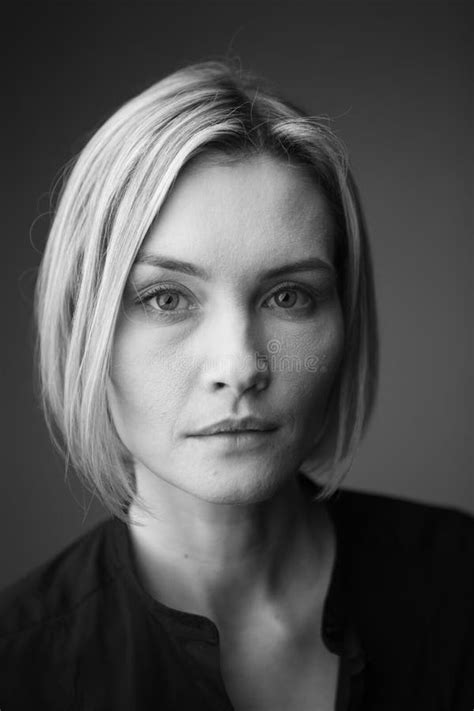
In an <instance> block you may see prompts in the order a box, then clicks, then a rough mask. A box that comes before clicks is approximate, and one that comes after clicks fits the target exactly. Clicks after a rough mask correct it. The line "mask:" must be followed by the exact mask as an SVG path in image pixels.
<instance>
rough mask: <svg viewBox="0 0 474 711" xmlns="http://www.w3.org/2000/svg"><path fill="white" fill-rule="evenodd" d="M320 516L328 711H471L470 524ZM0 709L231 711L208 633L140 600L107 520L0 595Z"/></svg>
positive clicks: (473, 559)
mask: <svg viewBox="0 0 474 711" xmlns="http://www.w3.org/2000/svg"><path fill="white" fill-rule="evenodd" d="M310 486H311V487H313V486H314V485H312V484H310ZM324 505H325V506H327V507H328V511H329V513H330V515H331V517H332V520H333V522H334V524H335V530H336V536H337V553H336V559H335V563H334V567H333V571H332V577H331V583H330V587H329V590H328V593H327V595H326V599H325V604H324V611H323V620H322V628H321V633H322V637H323V641H324V643H325V645H326V646H327V648H328V649H329V650H330V651H331V652H333V653H335V654H337V655H339V656H340V664H339V676H338V689H337V700H336V709H335V711H356V710H357V711H389V710H391V711H410V710H411V709H413V711H415V710H416V711H423V710H425V709H426V710H427V711H428V710H429V711H472V709H473V708H474V517H472V516H470V515H469V514H466V513H462V512H460V511H457V510H454V509H449V508H444V507H437V506H429V505H425V504H420V503H415V502H410V501H406V500H402V499H396V498H392V497H388V496H380V495H375V494H366V493H361V492H356V491H353V490H350V489H345V488H342V489H339V491H338V492H337V493H336V494H335V495H334V496H333V497H332V498H331V499H330V500H329V501H328V502H326V503H325V504H324ZM0 709H1V711H16V710H18V709H21V710H22V711H23V709H25V710H26V709H28V711H33V710H34V711H43V710H44V711H56V710H58V711H59V710H60V711H73V710H76V711H79V710H80V711H135V710H136V711H142V710H148V709H150V710H152V709H153V710H154V711H178V710H180V711H181V710H186V709H189V711H231V710H232V704H231V702H230V700H229V698H228V696H227V694H226V690H225V687H224V684H223V680H222V677H221V675H220V671H219V633H218V629H217V627H216V625H215V624H214V623H213V622H212V621H211V620H210V619H208V618H206V617H203V616H200V615H196V614H192V613H189V612H184V611H180V610H177V609H173V608H170V607H168V606H166V605H163V604H161V603H160V602H158V601H157V600H155V599H154V598H153V597H151V595H149V594H148V593H147V592H146V591H145V589H144V588H143V586H142V585H141V583H140V581H139V579H138V576H137V568H136V564H135V559H134V554H133V550H132V546H131V540H130V537H129V531H128V527H127V525H126V524H125V523H123V522H122V521H120V519H118V518H116V517H110V518H107V519H106V520H104V521H103V522H101V523H99V524H97V525H96V526H95V527H94V528H93V529H92V530H91V531H89V532H87V533H86V534H84V535H82V536H81V537H80V538H78V539H77V540H76V541H75V542H73V543H72V544H71V545H69V546H68V547H67V548H65V549H64V550H63V551H62V552H61V553H59V554H58V555H56V556H55V557H54V558H52V559H51V560H49V561H48V562H46V563H44V564H43V565H41V566H39V567H38V568H35V569H34V570H33V571H31V572H30V573H28V574H27V575H26V576H24V577H23V578H22V579H21V580H19V581H17V582H15V583H14V584H12V585H10V586H9V587H7V588H6V589H4V590H3V591H2V592H1V594H0ZM288 711H291V709H289V710H288ZM294 711H301V710H300V709H294ZM305 711H306V710H305Z"/></svg>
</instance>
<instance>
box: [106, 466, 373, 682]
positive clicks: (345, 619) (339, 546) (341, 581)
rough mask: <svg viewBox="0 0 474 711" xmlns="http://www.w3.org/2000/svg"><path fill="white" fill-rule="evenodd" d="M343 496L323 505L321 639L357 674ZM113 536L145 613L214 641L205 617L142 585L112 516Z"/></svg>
mask: <svg viewBox="0 0 474 711" xmlns="http://www.w3.org/2000/svg"><path fill="white" fill-rule="evenodd" d="M301 476H302V479H303V481H304V485H305V486H307V487H308V491H309V495H311V496H313V497H314V496H315V495H316V494H318V493H319V492H320V491H321V490H322V487H321V486H320V485H319V484H316V483H314V482H312V481H310V480H309V479H308V478H307V477H306V476H304V475H303V474H301ZM341 496H343V490H340V489H339V490H338V491H336V492H335V493H334V494H333V495H332V496H331V498H329V499H327V500H325V502H324V505H325V506H326V507H327V511H328V513H329V516H330V518H331V520H332V523H333V526H334V531H335V535H336V555H335V561H334V565H333V571H332V576H331V581H330V584H329V589H328V592H327V595H326V599H325V602H324V607H323V616H322V624H321V634H322V639H323V642H324V644H325V646H326V647H327V649H328V650H329V651H330V652H332V653H333V654H337V655H338V656H340V657H342V658H344V666H345V668H346V669H347V670H348V671H349V672H350V674H357V673H359V672H360V671H362V669H363V668H364V667H365V665H366V658H365V654H364V650H363V648H362V645H361V643H360V638H359V635H358V632H357V629H356V626H355V624H354V620H353V616H352V615H351V610H350V597H349V595H350V593H349V581H348V577H347V571H348V570H349V565H348V555H349V550H348V545H347V540H346V531H345V528H344V520H343V518H342V516H341V511H340V509H339V507H338V500H339V499H340V497H341ZM111 523H112V526H113V527H114V535H113V536H112V558H113V560H114V561H115V564H116V565H117V566H118V567H119V568H121V569H122V572H123V574H124V577H125V580H126V582H127V585H128V586H129V588H131V589H133V591H134V593H135V594H137V595H139V596H140V597H141V599H142V601H143V603H144V604H145V606H146V608H147V610H148V612H149V613H150V614H152V615H153V616H155V617H157V618H159V620H160V621H161V623H165V624H166V625H167V626H168V625H172V626H173V629H174V631H175V632H176V633H178V634H179V635H180V636H181V637H189V638H193V639H199V640H201V641H208V642H210V643H213V644H216V643H217V642H218V638H219V634H218V630H217V626H216V625H215V624H214V622H212V620H210V619H209V618H207V617H204V616H201V615H197V614H195V613H190V612H185V611H182V610H177V609H174V608H172V607H169V606H167V605H164V604H162V603H160V602H159V601H158V600H156V599H155V598H154V597H152V596H151V595H150V594H149V593H148V592H147V591H146V590H145V588H144V587H143V586H142V584H141V583H140V580H139V575H138V571H137V567H136V561H135V556H134V552H133V548H132V543H131V538H130V532H129V530H128V527H127V524H126V523H125V522H123V521H121V520H120V519H119V518H117V517H114V518H113V519H112V522H111Z"/></svg>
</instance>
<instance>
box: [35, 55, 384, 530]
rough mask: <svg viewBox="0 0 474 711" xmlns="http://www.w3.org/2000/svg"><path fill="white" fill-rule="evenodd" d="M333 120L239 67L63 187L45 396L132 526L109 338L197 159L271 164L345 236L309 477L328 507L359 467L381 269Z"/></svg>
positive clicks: (48, 265)
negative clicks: (331, 363)
mask: <svg viewBox="0 0 474 711" xmlns="http://www.w3.org/2000/svg"><path fill="white" fill-rule="evenodd" d="M327 124H328V121H327V120H326V119H321V118H317V117H313V116H308V115H306V114H305V113H304V112H303V111H301V110H300V109H298V108H296V107H295V106H294V105H293V104H291V103H289V102H288V101H286V100H284V99H282V98H281V97H279V96H278V95H277V93H276V92H275V91H274V90H273V89H270V88H268V86H267V85H264V83H263V82H262V81H261V79H257V78H256V77H255V76H254V75H252V74H249V73H244V72H243V71H242V70H241V69H237V68H236V67H233V66H232V63H231V62H230V61H227V60H225V61H205V62H201V63H197V64H193V65H190V66H187V67H184V68H182V69H179V70H178V71H176V72H174V73H173V74H171V75H169V76H167V77H166V78H164V79H163V80H161V81H159V82H158V83H156V84H154V85H153V86H151V87H150V88H149V89H147V90H146V91H144V92H143V93H141V94H139V95H138V96H136V97H135V98H133V99H132V100H130V101H129V102H127V103H126V104H125V105H124V106H122V107H121V108H120V109H119V110H118V111H117V112H116V113H115V114H113V115H112V117H111V118H110V119H108V120H107V121H106V122H105V123H104V124H103V125H102V126H101V128H99V130H97V132H96V133H95V134H94V135H93V136H92V138H91V139H90V140H89V142H88V143H87V144H86V145H85V147H84V148H83V150H82V151H81V152H80V154H79V156H78V157H77V158H76V159H75V161H74V163H73V165H72V167H71V166H70V167H69V169H68V171H67V172H68V175H67V176H64V181H63V183H62V188H61V191H60V195H59V200H58V202H57V206H56V209H55V213H54V219H53V221H52V225H51V229H50V233H49V237H48V241H47V244H46V248H45V251H44V255H43V259H42V262H41V265H40V268H39V273H38V279H37V282H36V293H35V324H36V330H37V342H36V364H37V369H38V370H37V375H38V380H37V384H38V395H39V398H40V400H41V404H42V406H43V409H44V413H45V418H46V422H47V425H48V428H49V432H50V434H51V436H52V439H53V442H54V443H55V445H56V446H57V447H58V448H59V450H60V451H61V453H62V454H63V455H64V457H65V459H66V470H67V468H68V466H69V465H72V467H73V468H74V469H75V471H76V473H77V474H78V475H79V477H80V478H81V479H82V481H83V484H84V485H85V486H86V488H87V489H88V490H89V491H90V492H92V493H93V494H94V495H95V496H97V497H98V499H99V501H100V502H101V503H102V504H103V505H104V506H105V507H106V508H107V509H108V511H109V512H111V513H112V514H113V515H115V516H117V517H119V518H120V519H122V520H127V519H126V517H127V510H128V506H129V504H130V502H131V501H132V499H135V500H136V502H137V504H138V505H139V506H141V507H142V508H143V509H145V510H147V506H146V502H144V501H142V500H141V499H140V497H138V495H137V492H136V482H135V474H134V470H133V462H132V458H131V454H130V452H128V451H127V449H126V448H125V446H124V444H123V443H122V442H121V440H120V438H119V436H118V434H117V431H116V429H115V426H114V423H113V420H112V417H111V413H110V409H109V406H108V398H107V387H108V378H109V365H110V361H111V350H112V345H113V340H114V331H115V325H116V321H117V317H118V314H119V312H120V308H121V303H122V297H123V291H124V288H125V283H126V281H127V277H128V274H129V272H130V269H131V267H132V264H133V262H134V259H135V257H136V254H137V252H138V250H139V248H140V246H141V244H142V242H143V240H144V239H145V237H146V236H147V232H148V230H149V228H150V226H151V224H152V222H153V220H154V219H155V218H156V216H157V215H158V213H159V212H160V208H161V206H162V205H163V203H164V201H165V199H166V196H167V195H168V193H169V192H170V190H171V189H172V186H173V183H174V181H175V180H176V178H177V177H178V175H179V174H180V171H182V169H183V167H184V166H185V165H186V164H187V163H189V161H190V160H191V159H193V158H195V157H196V156H198V155H206V154H209V156H217V157H218V158H220V159H221V160H222V161H225V160H234V159H244V158H246V157H248V156H252V155H256V154H260V153H262V152H265V153H268V154H271V155H273V156H277V157H280V158H281V159H282V160H285V161H287V162H291V163H292V164H296V165H303V166H305V168H306V169H307V170H308V171H310V172H311V173H312V175H313V176H314V177H315V179H316V180H317V182H318V185H319V186H320V187H321V189H322V190H323V192H324V194H325V196H326V198H327V200H328V203H329V205H330V208H331V210H332V213H333V217H334V220H335V224H336V236H335V254H336V259H335V266H336V272H337V275H338V290H339V296H340V300H341V306H342V311H343V318H344V353H343V356H342V360H341V364H340V367H339V371H338V374H337V377H336V378H335V381H334V385H333V388H332V391H331V395H330V398H329V401H328V406H327V409H326V414H325V420H324V426H323V428H322V430H321V431H320V432H318V433H315V437H314V445H313V448H312V450H311V453H310V456H309V457H308V458H307V459H306V460H305V461H304V462H302V464H301V466H300V471H301V472H302V473H303V474H304V475H306V476H307V477H309V478H311V479H312V480H313V481H316V482H317V483H318V484H319V485H320V488H319V493H318V495H317V496H316V498H317V499H325V498H327V497H328V496H330V495H332V494H333V493H334V491H335V490H336V489H337V487H338V485H339V484H340V482H341V481H342V479H343V477H344V476H345V475H346V474H347V472H348V471H349V469H350V467H351V466H352V462H353V458H354V455H355V453H356V450H357V448H358V446H359V444H360V442H361V440H362V438H363V436H364V434H365V431H366V429H367V425H368V422H369V419H370V417H371V414H372V411H373V408H374V402H375V397H376V389H377V383H378V330H377V317H376V304H375V293H374V285H373V273H372V260H371V254H370V248H369V243H368V237H367V232H366V226H365V221H364V217H363V213H362V209H361V204H360V199H359V196H358V190H357V188H356V185H355V183H354V179H353V176H352V173H351V170H350V169H349V166H348V158H347V152H346V150H345V148H344V146H343V145H342V143H341V141H340V140H339V139H338V138H337V136H336V135H335V134H334V133H333V132H332V130H331V129H330V128H329V126H328V125H327Z"/></svg>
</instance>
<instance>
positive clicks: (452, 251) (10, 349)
mask: <svg viewBox="0 0 474 711" xmlns="http://www.w3.org/2000/svg"><path fill="white" fill-rule="evenodd" d="M12 12H13V11H12ZM14 12H15V14H13V15H12V14H11V13H10V16H9V20H8V21H7V22H6V24H5V27H4V30H3V32H4V38H3V44H2V46H3V48H4V51H6V53H7V56H6V58H4V63H3V64H4V69H6V72H5V76H4V79H3V82H2V91H3V94H4V96H3V98H4V99H6V101H5V102H4V110H3V116H2V120H3V121H4V124H5V127H4V131H3V134H4V136H6V139H7V140H6V145H5V147H4V151H3V155H2V159H3V160H2V163H3V171H2V172H3V177H4V189H3V191H2V194H3V199H4V207H3V210H2V217H3V233H2V238H3V239H2V250H3V257H4V259H5V262H4V263H5V269H4V278H3V279H2V289H4V294H3V298H2V307H3V315H2V324H3V329H2V331H3V340H2V342H3V348H2V356H3V362H2V369H1V374H2V379H3V390H2V393H3V409H2V413H3V433H4V440H3V454H4V456H3V475H2V496H1V501H0V517H1V522H2V528H1V533H2V535H1V541H2V543H1V552H2V567H1V574H0V585H3V584H6V583H8V582H10V581H12V580H14V579H16V578H17V577H19V576H20V575H21V574H23V573H24V572H26V571H27V570H29V569H30V568H31V567H32V566H34V565H36V564H38V563H40V562H42V561H44V560H46V559H47V558H49V557H50V556H52V555H53V554H54V553H56V552H57V551H59V550H60V549H61V548H62V547H64V546H65V545H66V544H67V543H68V542H70V541H72V540H73V539H74V538H75V537H77V536H78V535H79V534H81V533H82V532H84V531H86V530H88V529H89V528H90V527H91V526H92V525H93V524H94V523H95V522H96V521H99V520H100V519H102V518H104V516H105V515H106V514H105V512H104V510H103V509H102V508H101V507H100V506H99V505H98V504H97V503H96V502H94V501H93V502H92V503H91V502H90V495H89V494H84V492H83V491H82V488H81V486H80V485H79V483H78V482H77V480H75V479H74V478H72V479H71V480H70V482H69V483H67V482H66V481H65V480H64V467H63V465H62V463H61V461H60V460H59V458H58V457H57V455H55V453H54V452H53V450H52V447H51V445H50V443H49V440H48V436H47V433H46V429H45V426H44V424H43V421H42V415H41V412H40V411H39V408H38V405H37V403H36V402H35V399H34V396H33V389H32V329H31V301H32V288H33V284H34V278H35V270H36V268H37V265H38V262H39V258H40V253H41V250H42V248H43V244H44V239H45V235H46V233H47V228H48V215H47V213H48V210H49V198H48V194H49V192H50V189H51V187H52V184H53V180H54V178H55V176H57V174H58V171H59V170H60V168H61V167H62V166H63V165H64V164H65V163H66V161H68V160H69V159H70V158H71V157H72V156H73V155H74V154H75V153H76V152H77V150H78V149H79V148H80V146H81V145H82V143H83V141H84V139H85V137H86V135H88V134H89V132H91V131H93V130H94V129H95V128H96V127H97V126H98V125H99V124H100V123H101V122H102V120H103V119H105V118H106V117H107V116H108V115H109V114H110V113H111V112H112V111H113V110H114V109H116V108H118V106H119V105H120V104H121V103H122V102H124V101H125V100H126V99H128V98H129V97H131V96H132V95H134V94H135V93H137V92H138V91H140V90H141V89H144V88H145V87H146V86H148V85H149V84H151V83H152V82H154V81H156V80H158V79H159V78H161V77H162V76H164V75H165V74H167V73H169V72H170V71H172V70H174V69H176V68H178V67H179V66H180V65H182V64H185V63H188V62H194V61H199V60H203V59H215V58H220V57H222V56H223V55H225V54H227V53H230V54H232V55H233V56H238V57H240V59H241V62H242V65H243V67H244V68H246V69H253V70H255V71H257V72H259V73H261V74H262V75H264V76H266V77H268V78H269V79H271V80H273V81H275V82H276V83H277V85H278V86H279V88H280V90H281V91H282V92H283V93H284V94H286V95H287V96H288V98H290V99H293V101H295V102H296V103H299V104H301V105H303V106H305V107H306V109H307V110H308V111H309V112H311V113H313V114H325V115H329V116H330V117H332V118H333V119H334V127H335V128H336V130H337V132H338V133H339V135H340V136H341V137H342V138H343V140H344V141H345V142H346V143H347V144H348V146H349V149H350V155H351V158H352V165H353V169H354V172H355V175H356V178H357V180H358V182H359V185H360V189H361V194H362V198H363V202H364V206H365V211H366V214H367V220H368V225H369V228H370V235H371V243H372V249H373V257H374V266H375V278H376V285H377V292H378V309H379V317H380V328H381V382H380V393H379V400H378V406H377V410H376V413H375V417H374V419H373V423H372V426H371V429H370V432H369V434H368V436H367V438H366V440H365V442H364V443H363V446H362V448H361V450H360V453H359V456H358V459H357V461H356V463H355V465H354V467H353V470H352V471H351V473H350V474H349V476H348V478H347V479H346V481H345V486H346V487H352V488H355V489H361V490H366V491H374V492H379V493H385V494H389V495H394V496H398V497H405V498H409V499H413V500H418V501H423V502H428V503H437V504H442V505H448V506H455V507H457V508H460V509H462V510H465V511H470V512H474V486H473V481H472V438H471V436H470V434H471V430H472V323H471V310H470V300H471V296H472V294H471V289H470V285H471V275H472V267H473V261H472V226H473V224H472V222H473V221H472V212H471V209H470V202H471V199H472V173H471V166H472V158H473V155H472V118H473V117H472V86H473V83H472V81H473V77H472V44H473V41H472V12H471V11H470V9H469V3H467V2H466V3H463V2H449V3H447V2H411V3H408V2H407V3H400V2H388V1H383V0H379V1H378V2H352V3H349V2H343V1H341V0H333V1H332V2H318V1H317V0H311V2H297V1H296V2H295V1H293V2H291V3H290V2H252V3H250V2H249V3H246V2H238V3H236V2H231V1H227V2H215V3H213V2H200V3H195V2H191V1H189V2H183V1H179V0H178V1H176V0H174V2H173V3H171V2H169V3H168V2H155V3H146V4H145V3H142V4H133V5H132V4H129V5H127V4H124V3H114V4H112V3H110V4H108V3H101V4H99V3H97V4H92V3H91V4H87V3H85V4H84V3H81V4H80V5H79V3H78V4H77V5H76V6H72V5H70V4H68V3H65V2H62V3H55V4H46V3H37V4H35V5H33V4H26V3H23V4H20V5H18V6H16V10H15V11H14ZM85 510H88V513H87V516H85V515H84V513H85Z"/></svg>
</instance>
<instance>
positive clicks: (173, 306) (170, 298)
mask: <svg viewBox="0 0 474 711" xmlns="http://www.w3.org/2000/svg"><path fill="white" fill-rule="evenodd" d="M180 299H184V300H189V299H188V296H187V294H185V292H184V291H181V290H180V289H177V288H176V287H174V286H166V285H160V286H154V287H153V288H152V289H149V290H148V291H145V292H144V293H143V294H141V295H140V296H139V298H138V300H137V303H138V304H143V305H144V306H145V307H146V308H147V309H149V310H151V311H153V312H155V313H158V314H160V313H163V314H165V315H166V314H169V313H175V312H182V311H186V310H191V309H186V307H182V308H181V307H179V303H180Z"/></svg>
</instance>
